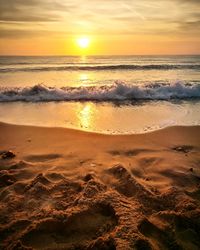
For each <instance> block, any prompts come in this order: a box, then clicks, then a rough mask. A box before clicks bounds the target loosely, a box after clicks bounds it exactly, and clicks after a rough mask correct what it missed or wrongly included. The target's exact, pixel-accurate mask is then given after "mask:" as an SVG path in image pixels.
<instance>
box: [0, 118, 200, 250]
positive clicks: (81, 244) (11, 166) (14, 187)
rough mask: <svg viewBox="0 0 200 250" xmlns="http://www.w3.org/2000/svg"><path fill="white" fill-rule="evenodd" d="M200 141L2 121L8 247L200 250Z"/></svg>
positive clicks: (0, 203) (181, 131) (171, 134)
mask: <svg viewBox="0 0 200 250" xmlns="http://www.w3.org/2000/svg"><path fill="white" fill-rule="evenodd" d="M199 138H200V127H199V126H193V127H169V128H165V129H163V130H158V131H156V132H152V133H146V134H140V135H103V134H95V133H87V132H82V131H76V130H71V129H64V128H42V127H31V126H19V125H9V124H4V123H1V124H0V150H1V151H0V154H1V159H0V166H1V169H0V185H1V186H0V235H1V236H0V242H1V243H0V248H1V249H144V250H145V249H188V250H189V249H190V250H191V249H199V248H200V241H199V235H200V219H199V218H200V206H199V199H200V169H199V164H200V140H199ZM7 151H11V154H9V153H8V152H7ZM12 153H13V155H12Z"/></svg>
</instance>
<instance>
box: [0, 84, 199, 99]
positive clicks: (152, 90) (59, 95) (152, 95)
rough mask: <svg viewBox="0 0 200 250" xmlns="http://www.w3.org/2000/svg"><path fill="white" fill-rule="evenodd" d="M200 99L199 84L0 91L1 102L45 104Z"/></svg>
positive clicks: (43, 86)
mask: <svg viewBox="0 0 200 250" xmlns="http://www.w3.org/2000/svg"><path fill="white" fill-rule="evenodd" d="M190 98H197V99H199V98H200V84H197V83H196V84H191V83H180V82H177V83H174V84H158V83H157V84H155V83H154V84H146V85H143V86H141V85H129V84H125V83H123V82H116V83H115V84H113V85H104V86H81V87H61V88H56V87H48V86H45V85H42V84H38V85H35V86H33V87H24V88H0V102H15V101H24V102H48V101H102V102H103V101H125V100H130V101H133V100H172V99H190Z"/></svg>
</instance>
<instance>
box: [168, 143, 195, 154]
mask: <svg viewBox="0 0 200 250" xmlns="http://www.w3.org/2000/svg"><path fill="white" fill-rule="evenodd" d="M193 149H194V147H193V146H190V145H179V146H175V147H172V150H174V151H176V152H179V153H183V154H187V153H189V152H191V151H192V150H193Z"/></svg>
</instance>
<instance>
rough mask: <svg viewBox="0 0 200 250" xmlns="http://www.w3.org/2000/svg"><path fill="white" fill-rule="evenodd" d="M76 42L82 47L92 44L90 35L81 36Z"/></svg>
mask: <svg viewBox="0 0 200 250" xmlns="http://www.w3.org/2000/svg"><path fill="white" fill-rule="evenodd" d="M76 43H77V45H78V46H79V47H80V48H81V49H86V48H88V47H89V45H90V39H89V38H88V37H80V38H78V39H77V40H76Z"/></svg>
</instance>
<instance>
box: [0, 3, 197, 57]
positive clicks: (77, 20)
mask: <svg viewBox="0 0 200 250" xmlns="http://www.w3.org/2000/svg"><path fill="white" fill-rule="evenodd" d="M82 36H84V37H85V36H86V37H88V38H89V39H90V41H91V43H90V46H89V47H88V48H87V49H84V51H83V49H81V48H79V47H78V46H77V43H76V39H77V38H79V37H82ZM81 53H86V54H88V55H143V54H145V55H148V54H153V55H157V54H158V55H159V54H162V55H163V54H200V0H26V1H25V0H0V54H1V55H79V54H81Z"/></svg>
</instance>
